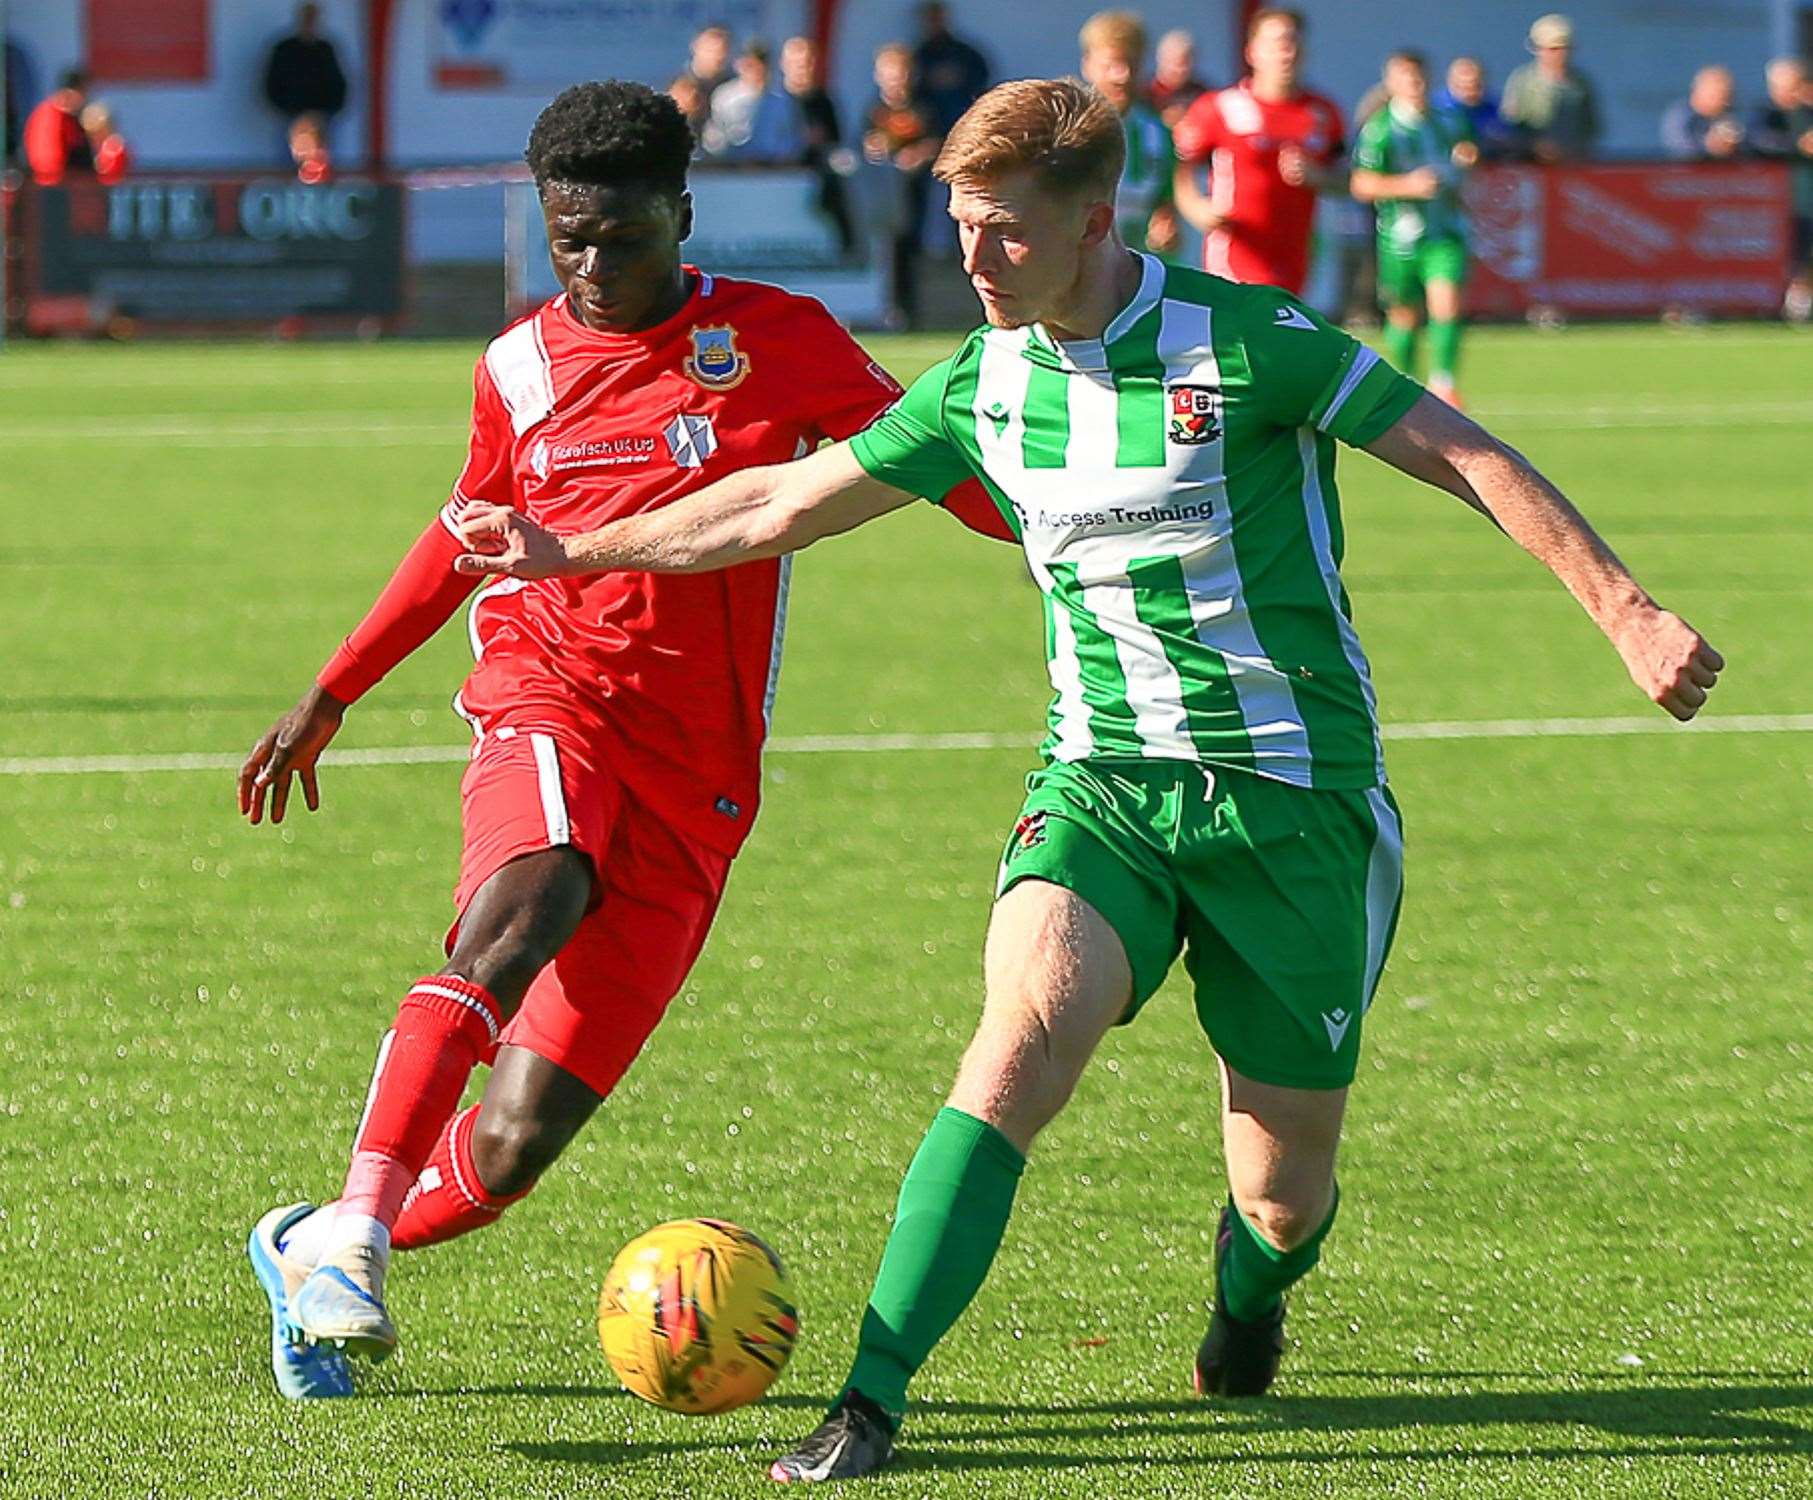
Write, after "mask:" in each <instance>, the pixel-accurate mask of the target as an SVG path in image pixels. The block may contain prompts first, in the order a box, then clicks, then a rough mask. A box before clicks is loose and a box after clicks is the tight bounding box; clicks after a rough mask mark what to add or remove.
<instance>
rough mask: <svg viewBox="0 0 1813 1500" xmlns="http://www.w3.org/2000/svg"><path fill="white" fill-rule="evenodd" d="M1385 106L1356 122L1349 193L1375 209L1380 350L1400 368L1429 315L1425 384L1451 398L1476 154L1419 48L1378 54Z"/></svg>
mask: <svg viewBox="0 0 1813 1500" xmlns="http://www.w3.org/2000/svg"><path fill="white" fill-rule="evenodd" d="M1385 96H1386V102H1385V105H1384V107H1383V108H1381V109H1379V110H1378V111H1377V112H1376V113H1374V114H1373V115H1372V116H1371V117H1370V118H1369V119H1368V120H1367V121H1366V123H1365V124H1364V125H1362V126H1361V127H1360V138H1359V140H1358V142H1357V143H1356V144H1355V146H1354V152H1353V176H1352V179H1351V182H1350V185H1349V191H1351V192H1352V194H1353V196H1354V197H1355V198H1357V199H1359V200H1360V202H1362V203H1370V204H1372V205H1373V207H1374V208H1375V209H1376V210H1377V213H1378V221H1379V226H1378V232H1379V299H1380V301H1382V302H1383V303H1384V304H1385V320H1386V321H1385V352H1386V353H1387V354H1388V355H1389V356H1390V357H1391V362H1392V363H1393V364H1394V365H1396V366H1397V367H1398V368H1399V369H1400V370H1402V371H1404V372H1405V373H1406V374H1412V373H1414V370H1415V363H1416V336H1417V325H1418V324H1419V323H1420V321H1421V318H1422V310H1423V309H1424V308H1425V307H1426V308H1427V310H1428V315H1429V389H1430V390H1431V391H1432V392H1433V393H1434V394H1435V395H1437V396H1440V397H1441V398H1442V399H1443V400H1444V401H1446V402H1448V403H1449V404H1450V405H1458V404H1459V395H1458V393H1457V391H1456V389H1455V372H1456V369H1457V367H1458V365H1459V361H1460V333H1461V288H1462V286H1463V285H1465V283H1466V279H1467V227H1466V219H1465V216H1464V213H1463V211H1462V208H1461V201H1460V188H1461V181H1462V179H1463V177H1464V176H1465V174H1466V172H1467V170H1468V169H1469V168H1471V167H1472V166H1473V165H1474V164H1475V163H1477V162H1478V160H1479V147H1478V145H1477V144H1476V143H1475V142H1474V140H1473V131H1472V126H1471V125H1470V124H1469V123H1468V121H1467V118H1466V116H1465V115H1462V114H1460V113H1458V112H1457V111H1450V110H1442V109H1437V108H1436V107H1434V106H1433V105H1431V104H1430V102H1429V72H1428V65H1427V64H1426V63H1425V61H1424V60H1423V56H1422V54H1421V53H1419V52H1394V53H1392V54H1391V56H1390V57H1388V58H1387V59H1386V60H1385Z"/></svg>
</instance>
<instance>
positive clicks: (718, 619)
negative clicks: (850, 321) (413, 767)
mask: <svg viewBox="0 0 1813 1500" xmlns="http://www.w3.org/2000/svg"><path fill="white" fill-rule="evenodd" d="M689 274H690V275H691V276H692V280H693V291H692V295H691V296H689V297H688V298H687V300H686V303H685V305H684V306H683V307H681V309H680V310H679V311H678V312H677V313H675V314H674V315H673V316H672V317H671V318H669V319H667V320H666V321H665V322H663V323H661V324H659V325H657V326H655V327H653V328H648V329H644V330H641V331H640V332H636V333H600V332H597V331H594V330H592V329H589V328H586V327H585V326H584V325H583V324H581V323H580V322H579V320H578V319H577V318H576V317H575V316H574V315H573V314H572V312H571V310H570V309H569V308H568V305H567V302H566V299H565V297H564V296H563V297H558V298H556V299H555V300H554V301H552V302H550V303H548V304H547V305H546V306H544V307H543V308H541V309H540V310H539V311H538V312H536V313H534V314H533V315H531V316H530V317H528V318H525V319H524V320H522V321H521V322H519V323H517V324H515V325H514V326H512V327H511V328H509V329H507V330H505V332H504V333H503V334H501V335H500V336H499V337H498V338H496V339H495V340H493V341H492V343H491V345H490V346H489V347H488V348H487V349H486V351H485V354H484V357H483V358H482V359H481V360H480V361H479V363H478V367H477V370H476V372H475V376H474V384H475V395H474V401H473V412H472V441H471V448H470V451H469V454H468V456H467V460H466V466H465V468H464V470H463V471H462V472H461V474H460V478H459V482H458V484H457V485H456V486H455V490H454V496H453V498H452V499H451V500H450V501H449V502H448V508H447V510H446V511H444V512H443V519H444V520H447V521H448V522H449V529H450V530H451V529H452V528H451V517H452V515H453V514H454V513H455V511H456V510H457V508H458V506H459V505H460V504H461V503H462V502H463V501H464V500H466V499H474V500H488V501H491V502H493V503H494V504H499V505H508V506H511V507H513V508H515V509H517V510H520V511H522V512H523V513H524V514H526V515H527V516H529V517H530V518H531V519H532V520H534V521H536V522H538V523H539V524H541V525H544V526H547V527H549V528H551V529H553V530H556V531H562V532H572V531H585V530H589V529H591V528H592V527H595V526H599V525H602V524H603V523H605V522H607V521H611V520H614V519H617V518H618V517H622V516H628V515H634V514H636V513H638V512H642V511H647V510H653V509H655V508H656V507H658V506H662V505H666V504H668V503H669V502H670V501H672V500H675V499H677V498H678V497H680V496H682V495H685V494H687V493H689V492H690V491H692V490H695V489H698V488H700V487H701V486H702V485H705V484H709V483H711V482H712V481H713V480H716V479H720V478H722V477H723V476H724V475H726V474H729V473H731V472H733V471H735V470H737V469H742V468H747V467H748V466H749V465H751V464H770V463H780V462H784V461H785V460H788V459H792V458H796V457H798V456H800V455H802V454H804V453H808V452H810V451H811V450H812V449H813V448H815V447H816V446H817V445H818V443H819V441H820V440H821V439H823V438H831V439H838V438H844V437H848V436H850V435H851V434H852V433H855V432H857V431H860V430H861V429H862V428H863V427H865V426H867V425H868V423H869V422H870V421H872V420H873V419H874V418H875V416H876V415H877V414H878V413H880V412H881V411H882V410H884V409H885V408H886V407H887V406H888V405H889V404H890V403H891V402H892V401H893V400H894V399H895V398H896V396H898V394H899V391H900V388H899V386H898V385H897V384H896V383H895V381H894V380H893V378H892V377H891V376H889V375H888V374H887V372H886V371H884V370H883V369H882V368H881V367H880V366H879V365H877V364H876V363H875V362H874V361H873V360H871V359H870V358H869V356H868V354H867V353H865V352H864V351H863V349H862V348H861V347H860V346H859V345H858V344H857V343H856V341H855V340H854V339H852V338H851V337H850V335H849V334H848V333H847V332H845V330H844V329H843V327H842V325H840V324H839V323H838V322H837V321H836V320H835V319H834V318H832V317H831V315H830V314H829V313H828V312H826V311H825V309H824V307H823V306H822V305H821V304H819V303H818V302H816V301H814V300H813V299H812V298H809V297H799V296H795V295H793V294H792V293H789V292H786V291H783V290H781V289H780V288H779V287H774V286H769V285H766V284H764V283H761V282H751V281H736V280H731V279H729V278H726V277H721V276H710V275H704V274H701V273H698V272H691V271H689ZM791 561H792V560H791V558H780V559H770V560H765V561H760V562H752V563H743V564H739V565H738V566H736V567H732V568H727V569H724V570H722V571H718V572H711V573H606V574H600V575H597V576H595V577H589V578H580V579H571V578H561V579H543V580H539V581H536V582H530V583H525V582H523V581H522V580H519V579H512V578H505V579H499V580H496V581H494V582H492V583H490V584H489V585H487V586H486V587H485V588H484V589H483V590H482V591H481V592H480V593H479V595H478V597H477V598H476V599H474V600H473V604H472V614H471V636H472V643H473V649H474V651H475V653H476V654H477V656H478V663H477V665H476V666H475V667H474V669H473V672H472V675H471V676H470V677H469V678H468V679H467V681H466V684H465V686H464V687H463V688H462V689H461V690H460V694H459V697H458V698H456V699H455V706H456V707H457V708H459V709H460V711H461V712H462V713H464V714H465V715H466V716H467V717H468V718H470V719H471V720H472V721H473V722H474V725H475V727H476V728H479V729H480V730H481V731H482V730H486V729H490V728H493V727H496V726H499V725H502V724H504V723H517V724H527V723H531V722H534V721H535V720H537V719H542V720H545V721H549V722H552V723H554V724H557V725H565V726H568V727H570V728H577V729H579V730H580V731H582V732H584V733H585V734H587V735H588V737H589V738H590V739H591V740H592V741H593V742H594V743H600V744H602V745H603V747H604V749H605V752H606V753H607V754H608V755H609V756H610V759H611V763H612V765H613V766H614V767H615V768H616V769H617V770H618V772H619V774H620V775H621V776H622V777H623V780H624V781H625V783H626V784H627V785H628V786H629V787H630V789H631V790H632V791H633V792H635V793H636V794H637V795H638V796H640V797H642V798H644V799H645V800H646V801H647V802H649V803H650V804H651V805H653V806H654V807H655V808H656V809H657V810H658V811H660V812H661V813H662V814H663V815H664V816H666V817H668V818H669V819H670V820H671V821H672V823H673V824H674V825H675V826H677V827H678V828H680V829H681V830H682V831H683V832H686V833H688V834H690V835H692V836H693V837H696V838H698V839H700V840H701V841H702V842H704V843H706V844H707V845H709V846H711V847H713V848H715V849H718V850H720V851H721V852H723V853H726V854H734V853H735V852H736V850H737V848H738V847H739V846H740V845H741V844H742V841H743V838H744V837H745V835H746V834H747V833H748V830H749V826H750V824H751V822H752V821H753V819H754V817H755V811H756V802H757V797H758V794H759V781H760V774H759V772H760V762H759V752H760V750H761V745H762V740H763V738H764V736H765V735H766V732H767V728H768V716H769V711H770V709H771V707H772V705H773V702H774V690H775V682H776V678H777V676H778V673H779V670H780V663H781V637H782V631H783V629H784V626H785V621H786V612H787V584H788V574H789V570H790V564H791Z"/></svg>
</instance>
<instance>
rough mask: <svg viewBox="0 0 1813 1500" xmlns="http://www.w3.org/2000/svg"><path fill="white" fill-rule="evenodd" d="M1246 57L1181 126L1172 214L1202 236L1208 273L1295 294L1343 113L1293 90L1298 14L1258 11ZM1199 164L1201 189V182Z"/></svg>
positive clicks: (1336, 180)
mask: <svg viewBox="0 0 1813 1500" xmlns="http://www.w3.org/2000/svg"><path fill="white" fill-rule="evenodd" d="M1246 61H1247V67H1248V68H1249V69H1250V72H1249V73H1248V75H1247V77H1245V78H1243V79H1242V80H1241V81H1240V82H1239V83H1237V84H1235V85H1234V86H1233V87H1232V88H1225V89H1216V90H1214V91H1213V92H1211V93H1207V94H1204V95H1203V96H1202V97H1201V98H1200V99H1198V100H1197V101H1196V102H1195V103H1194V104H1192V105H1191V106H1190V108H1189V110H1188V111H1187V112H1186V113H1185V114H1184V117H1183V118H1182V119H1181V120H1179V121H1178V122H1177V130H1176V133H1175V134H1176V144H1177V179H1176V190H1175V193H1174V197H1175V199H1176V203H1177V211H1178V212H1179V213H1181V214H1182V215H1183V216H1184V217H1185V218H1186V219H1187V220H1189V222H1190V223H1192V224H1194V225H1195V226H1196V227H1197V228H1198V229H1199V230H1201V231H1202V233H1203V235H1204V243H1203V265H1204V268H1205V269H1207V270H1209V271H1211V272H1213V273H1214V274H1215V275H1217V276H1225V277H1227V278H1228V279H1229V280H1230V281H1243V282H1263V283H1267V284H1269V285H1271V286H1281V287H1283V288H1284V289H1285V290H1286V291H1288V292H1291V293H1294V294H1301V292H1302V291H1303V283H1304V281H1305V280H1306V279H1307V278H1308V275H1309V239H1310V231H1311V230H1312V229H1313V227H1314V225H1315V217H1316V195H1317V194H1318V193H1322V192H1329V191H1333V190H1336V189H1338V188H1340V187H1341V185H1342V183H1343V181H1344V174H1343V173H1342V171H1341V170H1340V163H1341V157H1342V154H1343V153H1344V152H1345V150H1346V149H1347V146H1346V139H1345V137H1344V135H1343V132H1342V129H1341V111H1340V109H1339V108H1338V107H1336V105H1335V104H1334V103H1333V102H1332V101H1331V100H1328V99H1325V98H1323V97H1322V96H1321V95H1320V94H1312V93H1310V92H1308V91H1307V90H1305V89H1303V88H1301V87H1299V86H1298V81H1297V79H1298V73H1299V70H1300V69H1301V67H1302V62H1303V18H1302V17H1301V16H1300V15H1298V14H1297V12H1296V11H1293V10H1261V11H1258V12H1256V13H1255V14H1254V16H1253V19H1252V22H1251V24H1250V25H1249V26H1248V28H1247V34H1246ZM1205 162H1206V163H1207V164H1208V168H1209V190H1208V192H1207V193H1206V194H1205V193H1204V192H1203V190H1202V188H1201V186H1200V185H1199V184H1198V182H1197V173H1198V171H1199V170H1200V168H1201V166H1202V164H1203V163H1205Z"/></svg>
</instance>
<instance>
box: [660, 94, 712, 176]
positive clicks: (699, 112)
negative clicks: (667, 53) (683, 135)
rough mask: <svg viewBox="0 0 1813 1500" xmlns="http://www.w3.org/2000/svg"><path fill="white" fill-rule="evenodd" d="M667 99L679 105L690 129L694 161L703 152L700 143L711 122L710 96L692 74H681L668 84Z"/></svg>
mask: <svg viewBox="0 0 1813 1500" xmlns="http://www.w3.org/2000/svg"><path fill="white" fill-rule="evenodd" d="M667 97H668V98H670V99H672V100H673V101H674V103H675V104H677V105H679V106H680V113H681V114H683V115H685V116H686V123H687V125H688V126H690V127H691V129H692V140H693V147H692V154H693V156H694V158H695V159H696V158H698V157H699V156H700V155H701V154H703V152H704V147H703V146H702V145H701V144H700V142H701V141H703V140H704V139H705V127H706V125H707V124H709V123H710V121H711V95H710V94H708V93H707V92H706V91H705V88H704V86H703V85H702V84H701V83H700V82H699V80H698V79H696V78H694V77H693V76H692V74H690V73H682V74H681V75H680V76H679V77H678V78H676V79H675V80H674V81H673V82H672V83H670V84H668V86H667Z"/></svg>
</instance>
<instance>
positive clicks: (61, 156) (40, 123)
mask: <svg viewBox="0 0 1813 1500" xmlns="http://www.w3.org/2000/svg"><path fill="white" fill-rule="evenodd" d="M66 118H67V116H66V115H65V114H64V113H63V111H62V110H60V109H58V108H57V107H56V106H55V105H54V104H52V103H51V102H50V101H49V100H48V99H47V100H45V101H44V102H43V103H42V104H40V105H39V106H38V107H37V108H36V109H34V110H33V111H32V112H31V113H30V114H29V115H27V116H26V117H25V130H24V140H23V141H22V142H21V144H22V145H23V146H24V147H25V161H26V165H28V166H29V167H30V168H31V174H32V177H33V179H34V180H35V181H37V182H38V183H39V184H40V185H41V186H43V187H54V186H55V185H56V184H57V183H59V182H61V181H62V180H63V173H64V171H65V169H66V168H67V167H68V165H69V141H68V138H67V137H66V135H65V134H64V131H63V122H64V120H65V119H66Z"/></svg>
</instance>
